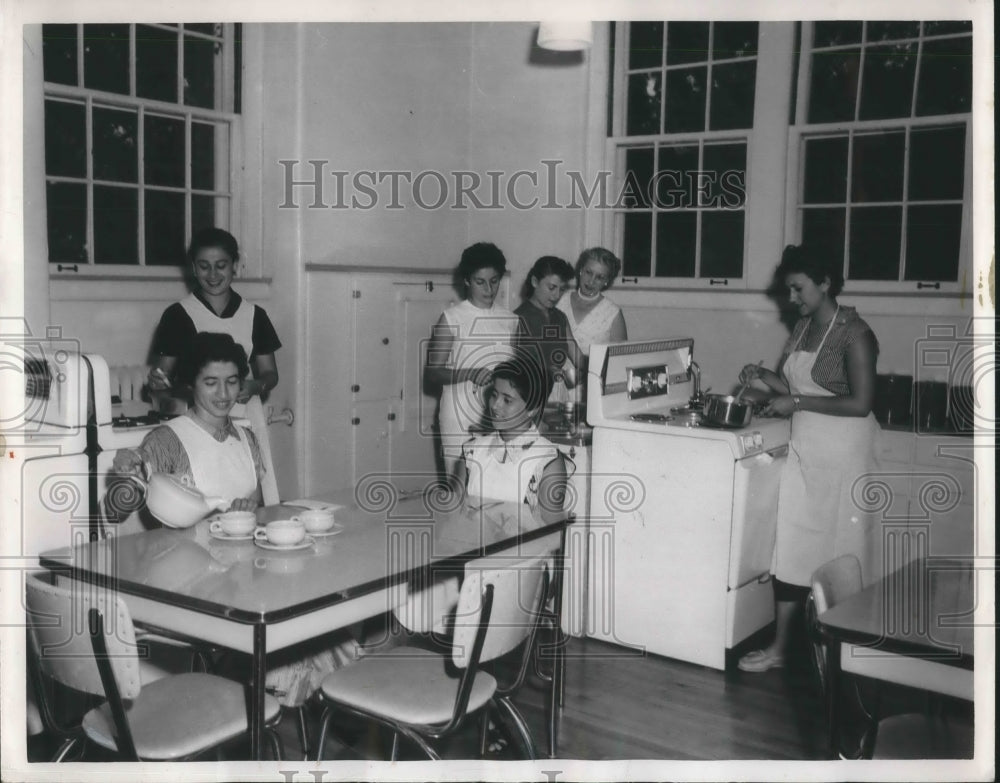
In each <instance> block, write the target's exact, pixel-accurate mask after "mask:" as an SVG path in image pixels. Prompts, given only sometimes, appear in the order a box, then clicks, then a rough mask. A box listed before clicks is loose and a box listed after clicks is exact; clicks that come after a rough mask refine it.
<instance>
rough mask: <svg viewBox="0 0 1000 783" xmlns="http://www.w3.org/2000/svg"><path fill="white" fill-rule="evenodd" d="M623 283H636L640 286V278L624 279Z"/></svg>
mask: <svg viewBox="0 0 1000 783" xmlns="http://www.w3.org/2000/svg"><path fill="white" fill-rule="evenodd" d="M622 282H623V283H636V284H638V283H639V278H638V277H623V278H622Z"/></svg>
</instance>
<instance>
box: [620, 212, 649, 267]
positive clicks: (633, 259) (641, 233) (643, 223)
mask: <svg viewBox="0 0 1000 783" xmlns="http://www.w3.org/2000/svg"><path fill="white" fill-rule="evenodd" d="M652 235H653V216H652V215H651V214H649V213H648V212H632V213H631V214H627V215H625V216H624V218H623V225H622V236H623V237H624V243H623V245H624V250H623V251H622V275H631V276H633V277H636V276H638V277H649V269H650V257H651V254H652V247H653V245H652Z"/></svg>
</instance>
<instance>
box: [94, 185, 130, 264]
mask: <svg viewBox="0 0 1000 783" xmlns="http://www.w3.org/2000/svg"><path fill="white" fill-rule="evenodd" d="M138 237H139V192H138V191H137V190H133V189H131V188H111V187H104V186H101V185H95V186H94V262H95V263H98V264H138V263H139V247H138V245H139V239H138Z"/></svg>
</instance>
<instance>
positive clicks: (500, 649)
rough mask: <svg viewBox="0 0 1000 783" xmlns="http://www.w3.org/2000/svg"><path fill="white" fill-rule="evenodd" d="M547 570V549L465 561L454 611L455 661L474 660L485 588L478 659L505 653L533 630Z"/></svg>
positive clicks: (460, 664) (465, 664)
mask: <svg viewBox="0 0 1000 783" xmlns="http://www.w3.org/2000/svg"><path fill="white" fill-rule="evenodd" d="M547 573H548V557H547V556H546V555H534V556H531V557H525V558H508V557H495V556H494V557H484V558H480V559H479V560H473V561H471V562H470V563H469V564H468V565H467V567H466V573H465V580H464V581H463V582H462V590H461V593H460V594H459V597H458V608H457V609H456V611H455V631H454V640H453V646H452V661H453V662H454V664H455V666H457V667H458V668H460V669H464V668H466V667H468V666H469V665H470V664H472V663H475V661H473V657H474V656H473V650H474V647H475V641H476V635H477V633H478V631H479V625H480V620H481V617H482V613H483V611H484V609H485V608H486V606H487V602H486V600H485V599H486V596H487V595H488V594H489V593H491V594H492V600H491V602H489V612H490V614H489V618H488V621H487V627H486V634H485V638H484V641H483V647H482V650H481V651H480V654H479V661H480V662H481V661H491V660H493V659H494V658H499V657H500V656H501V655H505V654H506V653H508V652H510V651H511V650H513V649H515V648H516V647H517V646H518V645H519V644H521V643H522V642H524V641H525V640H526V639H528V637H529V636H531V635H532V634H533V632H534V630H535V628H536V627H537V626H538V622H539V619H540V617H541V611H542V605H541V604H542V601H543V600H544V592H545V585H546V583H547V581H548V580H547Z"/></svg>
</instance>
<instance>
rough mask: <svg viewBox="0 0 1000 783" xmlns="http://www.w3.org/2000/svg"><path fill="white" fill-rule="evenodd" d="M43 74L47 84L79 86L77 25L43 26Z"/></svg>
mask: <svg viewBox="0 0 1000 783" xmlns="http://www.w3.org/2000/svg"><path fill="white" fill-rule="evenodd" d="M42 72H43V74H44V77H43V78H44V79H45V81H47V82H58V83H59V84H72V85H73V86H74V87H75V86H76V85H77V84H78V77H77V73H76V25H75V24H43V25H42Z"/></svg>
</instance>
